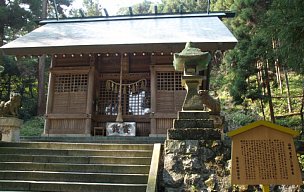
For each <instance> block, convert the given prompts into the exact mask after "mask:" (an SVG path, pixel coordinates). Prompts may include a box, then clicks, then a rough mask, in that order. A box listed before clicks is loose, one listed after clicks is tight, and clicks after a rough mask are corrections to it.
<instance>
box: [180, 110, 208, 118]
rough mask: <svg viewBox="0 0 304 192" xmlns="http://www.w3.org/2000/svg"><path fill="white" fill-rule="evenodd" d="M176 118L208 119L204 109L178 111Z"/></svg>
mask: <svg viewBox="0 0 304 192" xmlns="http://www.w3.org/2000/svg"><path fill="white" fill-rule="evenodd" d="M178 119H209V112H206V111H179V112H178Z"/></svg>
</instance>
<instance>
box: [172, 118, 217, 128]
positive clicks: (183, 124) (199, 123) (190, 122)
mask: <svg viewBox="0 0 304 192" xmlns="http://www.w3.org/2000/svg"><path fill="white" fill-rule="evenodd" d="M213 127H214V125H213V121H212V120H210V119H197V120H195V119H175V120H174V121H173V128H175V129H181V128H213Z"/></svg>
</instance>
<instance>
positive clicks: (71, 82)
mask: <svg viewBox="0 0 304 192" xmlns="http://www.w3.org/2000/svg"><path fill="white" fill-rule="evenodd" d="M87 81H88V75H87V74H60V75H55V92H85V91H87V88H88V86H87V85H88V82H87Z"/></svg>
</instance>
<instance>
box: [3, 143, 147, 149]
mask: <svg viewBox="0 0 304 192" xmlns="http://www.w3.org/2000/svg"><path fill="white" fill-rule="evenodd" d="M0 147H23V148H39V149H40V148H47V149H96V150H100V149H103V150H121V149H123V150H152V149H153V145H151V144H132V145H129V144H97V143H65V142H20V143H13V142H0Z"/></svg>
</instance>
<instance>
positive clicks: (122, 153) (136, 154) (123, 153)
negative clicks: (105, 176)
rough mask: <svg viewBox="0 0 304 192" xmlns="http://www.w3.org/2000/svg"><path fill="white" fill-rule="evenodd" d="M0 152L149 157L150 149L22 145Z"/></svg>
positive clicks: (4, 148)
mask: <svg viewBox="0 0 304 192" xmlns="http://www.w3.org/2000/svg"><path fill="white" fill-rule="evenodd" d="M0 154H31V155H58V156H118V157H151V156H152V151H151V150H123V149H121V150H91V149H90V150H88V149H87V150H78V149H43V148H37V149H35V148H23V147H0Z"/></svg>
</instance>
